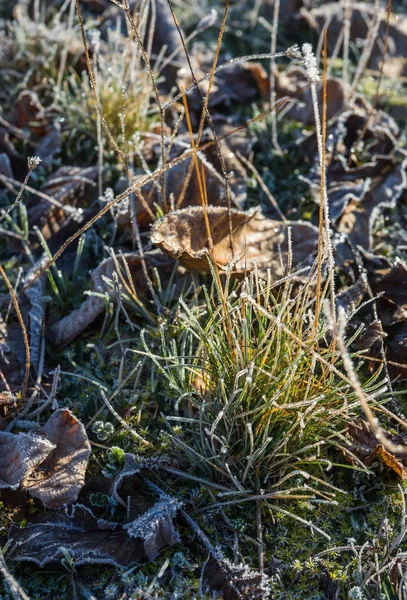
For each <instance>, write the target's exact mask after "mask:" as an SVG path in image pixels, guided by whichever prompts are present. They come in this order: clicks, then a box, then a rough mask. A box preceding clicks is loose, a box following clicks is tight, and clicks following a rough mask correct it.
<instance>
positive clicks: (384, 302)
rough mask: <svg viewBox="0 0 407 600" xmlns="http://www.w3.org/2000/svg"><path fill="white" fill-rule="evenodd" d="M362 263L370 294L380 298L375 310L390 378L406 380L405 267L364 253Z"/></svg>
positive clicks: (406, 279) (406, 288) (406, 291)
mask: <svg viewBox="0 0 407 600" xmlns="http://www.w3.org/2000/svg"><path fill="white" fill-rule="evenodd" d="M363 262H364V265H365V267H366V272H367V276H368V279H369V284H370V287H371V289H372V292H373V294H374V295H379V298H378V299H377V300H376V308H377V314H378V317H379V320H380V323H381V326H382V327H383V330H384V336H385V340H384V350H385V355H386V358H387V360H388V361H389V364H388V369H389V373H390V376H391V377H392V378H394V379H397V380H398V381H403V380H406V379H407V266H406V264H405V263H404V262H403V261H401V260H397V261H395V262H394V263H392V262H391V261H389V260H388V259H387V258H385V257H383V256H375V255H373V254H369V253H367V252H364V253H363ZM376 349H377V348H376ZM373 356H374V354H373ZM391 363H398V365H395V364H391Z"/></svg>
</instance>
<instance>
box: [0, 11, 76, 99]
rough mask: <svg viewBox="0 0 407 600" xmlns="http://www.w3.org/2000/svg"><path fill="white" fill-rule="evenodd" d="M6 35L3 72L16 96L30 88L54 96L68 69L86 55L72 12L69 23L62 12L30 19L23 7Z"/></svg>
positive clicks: (8, 25) (2, 60) (2, 62)
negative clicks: (54, 89) (57, 85)
mask: <svg viewBox="0 0 407 600" xmlns="http://www.w3.org/2000/svg"><path fill="white" fill-rule="evenodd" d="M65 8H66V6H65ZM6 33H7V37H6V39H5V42H4V44H3V45H2V50H3V53H2V58H1V59H0V73H1V75H2V78H3V77H4V80H5V81H7V83H8V84H9V85H8V88H9V90H13V89H14V94H16V95H17V94H18V92H20V91H21V90H25V89H27V87H30V88H31V89H34V90H35V91H37V92H39V93H40V94H41V95H42V96H46V97H47V96H48V97H52V95H53V88H54V86H55V85H56V84H57V83H58V82H59V80H61V79H62V78H63V76H64V75H65V74H66V73H67V71H66V70H65V68H66V67H67V66H74V65H76V64H77V62H78V59H79V57H80V56H81V55H82V52H83V47H82V44H81V40H80V37H79V35H78V26H77V25H74V24H73V14H72V13H71V14H70V15H69V16H68V22H66V15H65V14H63V13H61V12H58V13H55V14H54V15H53V16H52V17H50V16H49V15H46V14H45V12H43V11H41V13H40V14H39V15H36V18H34V19H31V18H30V17H29V16H28V15H27V14H26V12H25V11H24V10H23V9H22V8H21V6H20V7H17V10H16V11H15V20H14V21H11V22H9V23H8V24H7V32H6ZM63 56H65V59H64V60H63V61H62V57H63ZM10 64H12V65H13V68H12V69H10Z"/></svg>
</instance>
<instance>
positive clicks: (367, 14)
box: [302, 2, 407, 78]
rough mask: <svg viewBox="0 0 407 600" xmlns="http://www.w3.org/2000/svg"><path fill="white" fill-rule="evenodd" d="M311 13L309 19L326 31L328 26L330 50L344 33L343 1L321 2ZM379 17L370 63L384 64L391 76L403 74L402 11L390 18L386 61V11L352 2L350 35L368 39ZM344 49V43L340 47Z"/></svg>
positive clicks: (406, 41) (406, 37)
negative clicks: (384, 50) (325, 28)
mask: <svg viewBox="0 0 407 600" xmlns="http://www.w3.org/2000/svg"><path fill="white" fill-rule="evenodd" d="M302 14H303V15H307V14H308V17H309V18H308V22H309V23H310V24H311V25H314V26H316V28H317V29H318V30H319V31H322V29H323V27H324V26H327V39H328V53H329V52H332V51H333V49H334V48H335V47H337V44H338V41H339V42H340V39H339V38H340V36H341V34H342V33H343V21H344V13H343V5H342V4H340V3H338V2H324V3H323V4H322V5H321V6H319V7H317V8H313V9H312V10H311V11H309V13H307V12H306V11H303V13H302ZM376 18H379V22H380V24H379V32H378V36H377V39H376V40H374V45H373V48H372V52H371V53H370V57H369V61H368V67H369V68H371V69H379V70H380V68H383V72H384V74H385V75H388V76H389V77H393V78H396V77H400V76H405V75H406V74H407V58H406V46H407V18H406V17H405V16H403V15H402V14H397V15H396V14H392V13H391V14H390V19H389V24H388V26H389V41H388V45H387V56H386V60H385V61H384V63H383V67H382V62H383V40H384V39H385V37H386V29H387V22H386V11H382V12H381V14H379V15H378V13H377V11H376V9H375V7H374V6H373V5H369V4H368V3H367V2H357V3H354V4H353V5H352V8H351V11H350V39H351V40H352V41H355V42H356V40H358V39H359V40H366V38H367V37H368V35H369V31H372V29H373V27H374V22H375V20H376ZM339 50H340V46H339V48H338V51H339Z"/></svg>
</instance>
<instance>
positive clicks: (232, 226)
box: [151, 206, 318, 280]
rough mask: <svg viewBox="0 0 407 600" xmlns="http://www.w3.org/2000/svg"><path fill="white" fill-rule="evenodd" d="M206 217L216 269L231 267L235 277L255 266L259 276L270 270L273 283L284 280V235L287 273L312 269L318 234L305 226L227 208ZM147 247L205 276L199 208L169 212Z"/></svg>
mask: <svg viewBox="0 0 407 600" xmlns="http://www.w3.org/2000/svg"><path fill="white" fill-rule="evenodd" d="M207 215H208V221H209V228H210V232H211V238H212V242H213V253H212V257H213V260H214V262H215V263H216V264H217V265H218V267H220V268H225V267H226V266H227V265H228V264H229V263H231V262H233V274H234V275H235V276H239V275H243V274H244V273H246V272H247V271H251V270H252V269H254V268H255V266H257V268H258V271H259V274H260V275H262V276H266V275H267V270H268V269H270V272H271V277H272V278H273V279H274V280H276V279H278V278H280V277H282V276H283V275H285V274H286V269H287V264H288V253H289V235H290V234H289V229H290V232H291V255H292V266H293V268H298V267H300V266H305V265H310V264H312V259H313V257H314V255H315V253H316V251H317V245H318V229H317V228H316V227H314V226H313V225H310V224H309V223H304V222H301V221H293V222H291V223H282V222H280V221H274V220H272V219H268V218H267V217H265V216H264V215H263V214H262V213H261V212H259V211H257V210H250V211H247V212H244V211H238V210H232V211H230V212H229V211H228V209H227V208H223V207H212V206H209V207H208V209H207ZM230 231H231V233H232V239H230ZM151 241H152V242H153V244H156V245H157V246H158V247H159V248H161V250H163V251H164V252H166V253H167V254H170V256H173V257H174V258H178V259H179V261H180V262H181V264H183V265H184V266H185V267H187V268H188V269H193V270H198V271H209V263H208V256H209V240H208V232H207V229H206V224H205V213H204V209H203V208H202V207H196V208H187V209H184V210H179V211H175V212H173V213H169V214H168V215H166V216H165V217H163V218H162V219H160V220H159V221H157V222H156V223H155V224H154V225H153V227H152V230H151ZM231 242H232V243H231Z"/></svg>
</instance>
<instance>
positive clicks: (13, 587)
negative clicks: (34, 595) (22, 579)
mask: <svg viewBox="0 0 407 600" xmlns="http://www.w3.org/2000/svg"><path fill="white" fill-rule="evenodd" d="M0 573H1V575H2V576H3V579H4V581H5V582H6V583H7V585H8V587H9V590H10V593H11V595H12V596H13V600H30V598H29V596H27V594H26V593H25V591H24V590H23V588H22V587H21V585H20V584H19V583H18V581H17V579H16V578H15V577H14V576H13V575H12V574H11V573H10V571H9V570H8V568H7V565H6V561H5V560H4V556H3V554H2V552H0Z"/></svg>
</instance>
